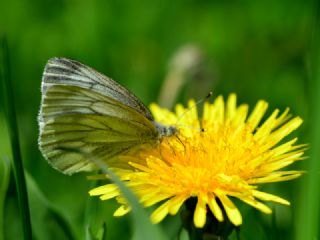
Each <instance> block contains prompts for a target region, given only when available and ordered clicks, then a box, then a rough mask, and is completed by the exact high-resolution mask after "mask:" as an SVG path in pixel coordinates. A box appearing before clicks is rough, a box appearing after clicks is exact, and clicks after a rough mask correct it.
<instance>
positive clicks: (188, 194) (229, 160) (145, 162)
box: [89, 94, 305, 228]
mask: <svg viewBox="0 0 320 240" xmlns="http://www.w3.org/2000/svg"><path fill="white" fill-rule="evenodd" d="M267 107H268V104H267V103H266V102H265V101H262V100H261V101H259V102H258V103H257V104H256V106H255V108H254V109H253V111H251V113H250V114H248V105H246V104H243V105H240V106H237V103H236V95H235V94H231V95H230V96H229V97H228V99H227V101H226V102H224V100H223V98H222V97H221V96H219V97H217V98H216V99H215V101H214V102H213V103H205V104H204V109H203V116H202V117H201V118H199V117H198V113H197V109H196V107H195V103H194V101H190V102H189V108H184V107H183V106H182V105H177V107H176V111H175V112H170V111H168V110H167V109H162V108H160V107H159V106H157V105H155V104H153V105H151V111H152V113H153V115H154V117H155V119H156V121H158V122H160V123H162V124H166V125H175V124H177V126H178V128H179V133H178V134H177V135H175V136H171V137H168V138H165V139H162V141H161V142H160V144H159V145H158V146H157V147H144V148H143V149H142V150H141V151H140V152H139V153H134V154H131V155H130V154H129V155H126V156H123V157H122V161H124V160H125V161H127V163H128V165H129V166H130V168H128V169H122V168H113V170H114V171H115V172H116V173H117V174H118V176H119V177H120V178H121V179H122V180H123V181H125V182H126V184H127V186H128V187H130V188H131V189H132V191H133V192H134V193H135V194H136V195H137V196H138V198H139V200H140V202H141V203H142V204H143V205H144V206H145V207H149V206H152V205H155V204H159V206H158V208H156V210H155V211H154V212H153V213H152V215H151V220H152V222H153V223H158V222H160V221H161V220H163V219H164V218H165V217H166V216H167V215H168V214H171V215H175V214H177V212H178V211H179V209H180V208H181V206H182V205H183V204H184V203H185V202H186V201H187V200H188V199H190V198H195V199H196V200H197V203H196V207H195V211H194V215H193V222H194V225H195V226H196V227H198V228H202V227H204V225H205V223H206V218H207V213H208V211H211V212H212V214H213V215H214V217H215V218H216V219H217V220H218V221H220V222H222V221H224V214H223V213H224V212H225V216H227V217H228V219H229V220H230V221H231V223H232V224H233V225H235V226H239V225H241V223H242V217H241V213H240V211H239V210H238V208H237V207H236V206H235V204H234V203H233V201H232V200H233V199H234V198H237V199H239V200H241V201H243V202H245V203H246V204H248V205H250V206H252V207H254V208H256V209H258V210H260V211H261V212H264V213H267V214H270V213H271V209H270V208H269V207H268V206H267V205H265V204H264V203H263V201H271V202H276V203H280V204H284V205H289V202H288V201H287V200H285V199H283V198H280V197H278V196H275V195H272V194H270V193H266V192H262V191H260V190H259V185H260V184H264V183H271V182H279V181H287V180H291V179H294V178H297V177H299V176H300V175H301V174H302V172H301V171H294V170H290V171H289V170H282V169H283V168H284V167H286V166H288V165H290V164H292V163H293V162H295V161H298V160H301V159H303V151H304V147H305V145H296V144H295V143H296V141H297V138H294V139H292V140H289V141H286V142H282V141H281V140H283V138H284V137H286V136H287V135H289V134H290V133H291V132H292V131H294V130H295V129H297V128H298V127H299V126H300V125H301V123H302V119H301V118H300V117H294V118H292V117H291V116H290V115H289V110H288V109H286V110H285V111H284V112H283V113H281V114H280V112H279V110H275V111H273V112H272V114H271V115H270V116H268V117H267V118H266V120H265V121H263V122H262V118H264V116H265V113H266V110H267ZM89 194H90V195H91V196H96V195H98V196H100V198H101V199H102V200H107V199H111V198H115V197H116V198H117V200H118V202H119V203H120V204H121V206H120V207H119V208H118V209H117V210H116V211H115V213H114V215H115V216H122V215H124V214H126V213H127V212H129V211H130V207H129V206H128V205H127V204H126V201H125V199H124V198H123V197H122V196H121V193H120V191H119V189H118V187H117V186H116V185H114V184H107V185H104V186H100V187H97V188H95V189H93V190H91V191H90V192H89Z"/></svg>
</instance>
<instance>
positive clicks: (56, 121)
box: [38, 58, 178, 174]
mask: <svg viewBox="0 0 320 240" xmlns="http://www.w3.org/2000/svg"><path fill="white" fill-rule="evenodd" d="M41 92H42V99H41V107H40V112H39V116H38V122H39V131H40V133H39V148H40V150H41V152H42V154H43V155H44V157H45V158H46V159H47V160H48V162H49V163H50V164H51V165H52V166H53V167H54V168H56V169H57V170H59V171H61V172H63V173H65V174H73V173H76V172H82V171H93V170H95V169H97V165H96V164H95V163H94V162H93V161H92V160H90V159H89V158H88V155H91V156H94V157H95V158H97V159H99V160H101V161H104V162H106V163H108V161H109V160H110V159H112V158H113V157H115V156H117V155H119V154H122V153H125V152H126V151H129V150H130V149H133V148H135V147H137V146H140V145H142V144H146V143H148V144H149V143H150V144H157V143H159V141H160V140H161V139H162V138H164V137H166V136H172V135H175V134H176V133H177V131H178V130H177V128H176V127H175V126H164V125H162V124H160V123H158V122H156V121H155V120H154V118H153V116H152V114H151V112H150V111H149V110H148V108H147V107H146V106H145V105H144V104H143V103H142V102H141V101H140V100H139V99H138V98H137V97H136V96H135V95H134V94H133V93H131V92H130V91H129V90H127V89H126V88H124V87H123V86H121V85H120V84H119V83H117V82H116V81H114V80H112V79H111V78H108V77H106V76H104V75H103V74H101V73H99V72H98V71H96V70H94V69H92V68H90V67H88V66H86V65H84V64H82V63H80V62H77V61H75V60H70V59H67V58H51V59H49V60H48V62H47V64H46V66H45V69H44V73H43V77H42V84H41ZM70 149H80V150H81V151H70Z"/></svg>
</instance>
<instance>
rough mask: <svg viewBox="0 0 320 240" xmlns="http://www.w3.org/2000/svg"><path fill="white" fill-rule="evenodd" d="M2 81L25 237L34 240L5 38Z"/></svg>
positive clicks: (2, 52) (3, 43)
mask: <svg viewBox="0 0 320 240" xmlns="http://www.w3.org/2000/svg"><path fill="white" fill-rule="evenodd" d="M0 57H1V59H0V61H1V64H0V67H1V79H2V82H3V92H4V94H3V96H4V109H5V116H6V122H7V126H8V130H9V136H10V144H11V149H12V156H13V164H12V168H13V172H14V177H15V183H16V188H17V194H18V202H19V210H20V213H21V221H22V228H23V229H22V230H23V237H24V239H25V240H31V239H32V231H31V220H30V211H29V204H28V196H27V189H26V181H25V176H24V171H23V164H22V157H21V152H20V145H19V136H18V128H17V119H16V112H15V104H14V98H13V89H12V86H11V81H10V67H9V53H8V44H7V40H6V38H5V37H1V56H0Z"/></svg>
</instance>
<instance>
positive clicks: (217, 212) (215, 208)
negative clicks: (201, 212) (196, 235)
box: [208, 194, 223, 222]
mask: <svg viewBox="0 0 320 240" xmlns="http://www.w3.org/2000/svg"><path fill="white" fill-rule="evenodd" d="M208 198H209V200H208V206H209V208H210V210H211V212H212V213H213V215H214V216H215V218H216V219H217V220H218V221H220V222H222V221H223V214H222V211H221V208H220V207H219V205H218V203H217V201H216V199H215V196H214V195H213V194H210V195H209V197H208Z"/></svg>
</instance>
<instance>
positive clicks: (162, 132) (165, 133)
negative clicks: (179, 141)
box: [154, 122, 179, 138]
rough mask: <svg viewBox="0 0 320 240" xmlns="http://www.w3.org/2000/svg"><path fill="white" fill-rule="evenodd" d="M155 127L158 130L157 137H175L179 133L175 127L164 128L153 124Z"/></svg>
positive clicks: (164, 126)
mask: <svg viewBox="0 0 320 240" xmlns="http://www.w3.org/2000/svg"><path fill="white" fill-rule="evenodd" d="M154 124H155V127H156V128H157V130H158V133H159V137H160V138H163V137H170V136H173V135H177V134H178V133H179V130H178V128H177V127H176V126H166V125H162V124H161V123H158V122H155V123H154Z"/></svg>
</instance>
